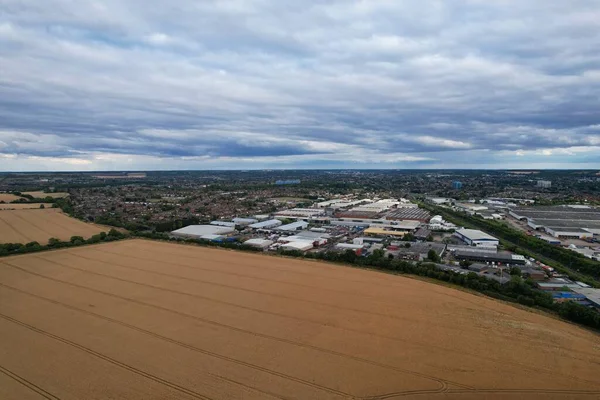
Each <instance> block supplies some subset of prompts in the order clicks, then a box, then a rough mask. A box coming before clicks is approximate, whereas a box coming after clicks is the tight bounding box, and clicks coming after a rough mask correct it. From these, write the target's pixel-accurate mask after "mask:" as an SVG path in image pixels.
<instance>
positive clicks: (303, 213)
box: [275, 208, 323, 218]
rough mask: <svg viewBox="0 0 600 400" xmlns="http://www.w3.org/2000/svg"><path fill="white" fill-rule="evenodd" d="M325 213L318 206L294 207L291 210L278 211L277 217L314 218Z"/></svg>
mask: <svg viewBox="0 0 600 400" xmlns="http://www.w3.org/2000/svg"><path fill="white" fill-rule="evenodd" d="M322 214H323V210H320V209H316V208H292V209H290V210H283V211H278V212H276V213H275V216H276V217H286V218H287V217H295V218H312V217H317V216H319V215H322Z"/></svg>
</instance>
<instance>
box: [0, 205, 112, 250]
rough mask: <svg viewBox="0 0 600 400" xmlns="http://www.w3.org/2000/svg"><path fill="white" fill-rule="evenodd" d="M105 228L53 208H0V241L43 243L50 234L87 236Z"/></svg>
mask: <svg viewBox="0 0 600 400" xmlns="http://www.w3.org/2000/svg"><path fill="white" fill-rule="evenodd" d="M38 207H39V205H38ZM108 230H109V228H106V227H102V226H99V225H93V224H87V223H85V222H82V221H79V220H77V219H75V218H71V217H69V216H67V215H65V214H63V213H62V212H61V211H60V210H59V209H57V208H46V209H43V210H42V209H29V210H28V209H16V210H0V243H23V244H25V243H29V242H34V241H35V242H39V243H40V244H46V243H47V242H48V240H49V239H50V238H57V239H61V240H69V239H70V238H71V236H82V237H84V238H86V239H87V238H89V237H91V236H92V235H95V234H97V233H100V232H104V231H108Z"/></svg>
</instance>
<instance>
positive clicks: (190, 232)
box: [171, 225, 235, 240]
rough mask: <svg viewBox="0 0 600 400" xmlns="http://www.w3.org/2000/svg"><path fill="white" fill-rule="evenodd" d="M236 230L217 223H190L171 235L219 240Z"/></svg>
mask: <svg viewBox="0 0 600 400" xmlns="http://www.w3.org/2000/svg"><path fill="white" fill-rule="evenodd" d="M233 232H235V229H234V228H230V227H226V226H217V225H189V226H186V227H185V228H181V229H177V230H175V231H173V232H171V235H173V236H175V237H180V238H188V239H206V240H218V239H221V238H224V237H225V236H227V235H229V234H231V233H233Z"/></svg>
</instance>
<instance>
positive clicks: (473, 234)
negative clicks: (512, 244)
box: [456, 229, 498, 241]
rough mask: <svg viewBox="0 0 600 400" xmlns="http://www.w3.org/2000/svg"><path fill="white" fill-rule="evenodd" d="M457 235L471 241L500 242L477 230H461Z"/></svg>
mask: <svg viewBox="0 0 600 400" xmlns="http://www.w3.org/2000/svg"><path fill="white" fill-rule="evenodd" d="M456 233H458V234H459V235H461V236H464V237H466V238H467V239H469V240H473V241H475V240H495V241H498V239H497V238H495V237H493V236H492V235H488V234H487V233H485V232H482V231H479V230H477V229H459V230H458V231H456Z"/></svg>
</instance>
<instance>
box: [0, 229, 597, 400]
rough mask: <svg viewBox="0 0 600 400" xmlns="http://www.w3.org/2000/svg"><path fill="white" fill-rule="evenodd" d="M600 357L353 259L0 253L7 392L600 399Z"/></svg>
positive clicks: (583, 343)
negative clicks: (346, 262) (356, 265)
mask: <svg viewBox="0 0 600 400" xmlns="http://www.w3.org/2000/svg"><path fill="white" fill-rule="evenodd" d="M599 359H600V345H599V340H598V336H596V335H594V334H592V333H590V332H588V331H585V330H583V329H580V328H578V327H575V326H572V325H569V324H566V323H563V322H561V321H557V320H554V319H551V318H548V317H545V316H541V315H537V314H533V313H529V312H526V311H522V310H519V309H517V308H514V307H512V306H509V305H505V304H502V303H498V302H495V301H492V300H489V299H486V298H482V297H478V296H474V295H471V294H467V293H464V292H461V291H455V290H453V289H449V288H446V287H443V286H437V285H433V284H430V283H425V282H421V281H417V280H412V279H409V278H403V277H396V276H391V275H385V274H379V273H376V272H370V271H363V270H358V269H352V268H347V267H341V266H332V265H328V264H322V263H317V262H307V261H300V260H290V259H282V258H276V257H267V256H262V255H253V254H246V253H239V252H233V251H226V250H220V249H205V248H198V247H191V246H183V245H177V244H169V243H162V242H152V241H144V240H127V241H121V242H115V243H107V244H101V245H95V246H85V247H78V248H71V249H65V250H59V251H52V252H44V253H37V254H29V255H23V256H13V257H6V258H3V259H0V372H1V373H0V388H2V387H3V386H4V385H6V386H5V388H4V389H0V395H1V396H3V397H2V398H3V399H22V398H27V397H26V396H28V395H29V396H31V398H34V396H33V395H32V392H35V393H45V394H46V396H42V397H45V398H48V399H56V398H59V399H92V398H120V399H149V398H154V399H225V398H230V399H239V398H244V399H350V398H352V399H356V398H363V399H367V398H368V399H375V398H377V399H394V398H409V399H412V398H414V399H423V398H436V399H459V398H460V399H463V398H467V399H517V398H518V399H521V398H527V399H559V398H560V399H565V398H571V399H595V398H598V396H600V381H599V380H598V376H599V374H600V364H598V360H599ZM3 374H4V376H3ZM6 388H8V389H6ZM2 390H4V392H2ZM35 393H34V394H35Z"/></svg>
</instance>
